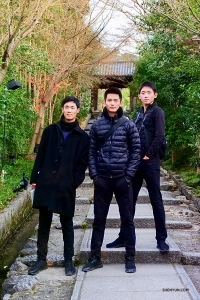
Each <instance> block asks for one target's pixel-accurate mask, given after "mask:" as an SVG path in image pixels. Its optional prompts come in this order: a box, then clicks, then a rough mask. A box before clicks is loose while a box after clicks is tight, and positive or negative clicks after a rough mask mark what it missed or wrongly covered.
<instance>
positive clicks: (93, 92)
mask: <svg viewBox="0 0 200 300" xmlns="http://www.w3.org/2000/svg"><path fill="white" fill-rule="evenodd" d="M91 103H92V107H91V109H92V111H95V110H98V87H93V88H92V90H91Z"/></svg>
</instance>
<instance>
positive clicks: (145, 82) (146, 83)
mask: <svg viewBox="0 0 200 300" xmlns="http://www.w3.org/2000/svg"><path fill="white" fill-rule="evenodd" d="M145 86H146V87H149V88H151V89H152V90H153V91H154V93H157V87H156V85H155V83H153V82H151V81H144V82H143V83H142V84H141V85H140V87H139V94H140V92H141V89H142V88H143V87H145Z"/></svg>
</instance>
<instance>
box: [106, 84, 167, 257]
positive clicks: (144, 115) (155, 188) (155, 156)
mask: <svg viewBox="0 0 200 300" xmlns="http://www.w3.org/2000/svg"><path fill="white" fill-rule="evenodd" d="M157 95H158V94H157V90H156V86H155V84H154V83H153V82H150V81H147V82H143V83H142V84H141V86H140V88H139V95H138V97H139V99H140V100H141V102H142V103H143V107H142V108H140V109H139V111H138V112H137V114H136V117H135V118H134V122H135V124H136V126H137V128H138V131H139V134H140V140H141V160H140V164H139V167H138V170H137V172H136V174H135V177H134V178H133V180H132V186H133V202H134V209H133V216H134V215H135V204H136V201H137V197H138V194H139V191H140V189H141V186H142V183H143V179H144V180H145V181H146V184H147V190H148V193H149V197H150V201H151V205H152V208H153V214H154V220H155V227H156V240H157V248H158V249H159V250H160V252H162V253H164V252H168V251H169V246H168V244H167V243H166V242H165V240H166V238H167V230H166V226H165V211H164V206H163V201H162V195H161V192H160V158H159V149H160V147H161V145H162V143H163V140H164V137H165V114H164V111H163V110H162V109H161V108H160V107H158V106H157V104H156V103H155V102H154V100H155V98H156V97H157ZM106 247H107V248H118V247H124V236H123V232H122V231H120V233H119V237H118V238H117V239H116V240H115V241H114V242H112V243H109V244H107V245H106Z"/></svg>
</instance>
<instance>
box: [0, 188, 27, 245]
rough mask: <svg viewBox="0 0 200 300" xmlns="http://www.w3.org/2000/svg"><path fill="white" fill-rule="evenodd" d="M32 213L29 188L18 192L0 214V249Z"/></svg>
mask: <svg viewBox="0 0 200 300" xmlns="http://www.w3.org/2000/svg"><path fill="white" fill-rule="evenodd" d="M31 211H32V202H31V198H30V187H29V188H28V189H27V190H24V191H22V192H20V193H19V194H18V195H17V197H16V198H14V199H13V200H11V202H10V203H9V205H8V206H7V207H6V208H5V209H3V210H2V211H1V213H0V248H2V246H4V245H5V244H6V242H7V241H8V240H9V239H10V238H11V237H12V235H13V234H14V233H15V231H16V230H17V229H18V227H19V226H20V225H21V224H22V223H23V222H24V221H25V220H26V218H27V217H28V216H29V215H30V213H31Z"/></svg>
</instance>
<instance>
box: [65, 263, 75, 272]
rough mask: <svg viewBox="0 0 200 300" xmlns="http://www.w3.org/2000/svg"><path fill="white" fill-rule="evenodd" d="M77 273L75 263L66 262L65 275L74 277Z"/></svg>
mask: <svg viewBox="0 0 200 300" xmlns="http://www.w3.org/2000/svg"><path fill="white" fill-rule="evenodd" d="M75 273H76V269H75V267H74V263H73V261H72V260H69V261H65V275H66V276H72V275H74V274H75Z"/></svg>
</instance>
